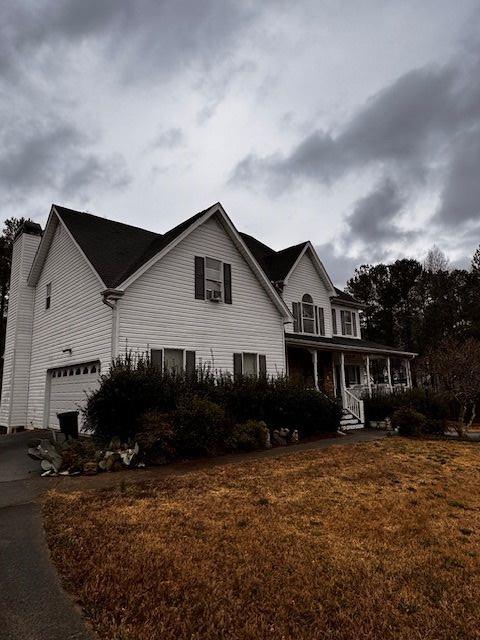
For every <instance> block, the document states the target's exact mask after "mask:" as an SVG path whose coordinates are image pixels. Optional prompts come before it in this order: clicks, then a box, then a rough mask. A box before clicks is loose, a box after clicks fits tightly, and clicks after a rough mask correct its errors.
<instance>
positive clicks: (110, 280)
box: [53, 205, 211, 288]
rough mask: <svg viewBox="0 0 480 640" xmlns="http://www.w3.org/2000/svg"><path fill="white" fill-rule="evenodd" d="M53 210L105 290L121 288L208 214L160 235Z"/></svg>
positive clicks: (87, 216) (71, 211)
mask: <svg viewBox="0 0 480 640" xmlns="http://www.w3.org/2000/svg"><path fill="white" fill-rule="evenodd" d="M53 206H54V207H55V210H56V211H57V213H58V215H59V216H60V217H61V218H62V220H63V222H64V223H65V224H66V226H67V228H68V230H69V231H70V233H71V234H72V236H73V237H74V238H75V240H76V242H77V243H78V245H79V246H80V248H81V249H82V251H83V252H84V254H85V255H86V256H87V258H88V260H89V261H90V262H91V264H92V266H93V267H94V269H95V270H96V271H97V273H98V274H99V276H100V277H101V278H102V280H103V282H104V283H105V285H106V286H107V287H108V288H115V287H117V286H118V285H119V284H121V283H122V282H123V281H124V280H125V279H126V278H128V277H129V276H130V275H132V273H135V271H136V270H137V269H138V268H139V267H141V266H142V264H144V263H145V262H147V261H148V260H149V259H150V258H152V257H153V256H154V255H155V254H156V253H157V252H158V251H160V250H161V249H163V248H164V247H165V246H167V245H168V244H169V243H170V242H172V240H174V239H175V238H176V237H177V236H179V235H180V234H181V233H182V232H183V231H184V230H185V229H187V228H188V227H189V226H190V225H191V224H193V223H194V222H195V221H196V220H198V219H199V218H200V217H201V216H202V215H203V214H204V213H206V212H207V211H208V209H205V210H204V211H200V212H199V213H196V214H195V215H194V216H192V217H191V218H188V220H185V221H184V222H182V223H181V224H179V225H177V226H176V227H174V228H173V229H170V231H167V232H166V233H165V234H163V235H162V234H160V233H154V232H153V231H146V230H145V229H140V228H139V227H133V226H131V225H129V224H123V223H122V222H114V221H113V220H106V219H105V218H100V217H99V216H94V215H92V214H90V213H83V212H80V211H74V210H73V209H67V208H65V207H60V206H58V205H53ZM210 208H211V207H209V209H210Z"/></svg>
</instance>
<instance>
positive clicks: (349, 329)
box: [340, 309, 353, 336]
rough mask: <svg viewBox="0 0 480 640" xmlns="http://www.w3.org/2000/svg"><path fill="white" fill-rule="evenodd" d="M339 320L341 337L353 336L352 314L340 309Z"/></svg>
mask: <svg viewBox="0 0 480 640" xmlns="http://www.w3.org/2000/svg"><path fill="white" fill-rule="evenodd" d="M340 319H341V322H342V335H344V336H352V335H353V322H352V312H351V311H345V310H344V309H342V310H341V311H340Z"/></svg>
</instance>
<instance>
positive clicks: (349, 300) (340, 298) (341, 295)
mask: <svg viewBox="0 0 480 640" xmlns="http://www.w3.org/2000/svg"><path fill="white" fill-rule="evenodd" d="M335 292H336V294H337V295H336V296H334V297H333V298H332V301H333V302H338V303H339V304H347V305H352V306H353V305H354V306H356V307H362V308H364V307H365V305H364V304H363V302H360V300H357V298H354V297H353V296H351V295H350V294H349V293H346V292H345V291H342V290H341V289H339V288H338V287H335Z"/></svg>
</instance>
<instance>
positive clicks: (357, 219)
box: [346, 178, 414, 243]
mask: <svg viewBox="0 0 480 640" xmlns="http://www.w3.org/2000/svg"><path fill="white" fill-rule="evenodd" d="M404 205H405V196H404V195H403V194H402V193H401V191H400V189H399V187H398V185H397V184H396V183H395V182H394V181H393V180H392V179H391V178H384V179H383V180H381V181H380V182H379V183H378V184H377V185H376V186H375V187H374V188H373V190H372V191H371V192H370V193H369V194H368V195H366V196H364V197H362V198H360V199H359V200H357V202H356V203H355V205H354V208H353V211H352V213H351V214H350V215H349V216H348V217H347V220H346V221H347V223H348V227H349V228H348V236H349V237H350V238H352V239H355V240H357V241H358V240H360V241H363V242H368V243H376V242H378V241H380V242H382V241H384V240H395V239H407V238H411V237H413V235H414V234H413V233H412V232H409V231H404V230H403V229H401V228H400V227H399V226H398V218H399V215H400V213H401V211H402V208H403V207H404Z"/></svg>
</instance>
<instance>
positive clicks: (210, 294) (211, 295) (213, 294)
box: [207, 289, 222, 302]
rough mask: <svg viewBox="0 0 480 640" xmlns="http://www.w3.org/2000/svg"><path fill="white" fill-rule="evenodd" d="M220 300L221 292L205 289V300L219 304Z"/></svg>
mask: <svg viewBox="0 0 480 640" xmlns="http://www.w3.org/2000/svg"><path fill="white" fill-rule="evenodd" d="M221 299H222V292H221V291H217V290H215V289H214V290H212V289H207V300H211V301H212V302H220V300H221Z"/></svg>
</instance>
